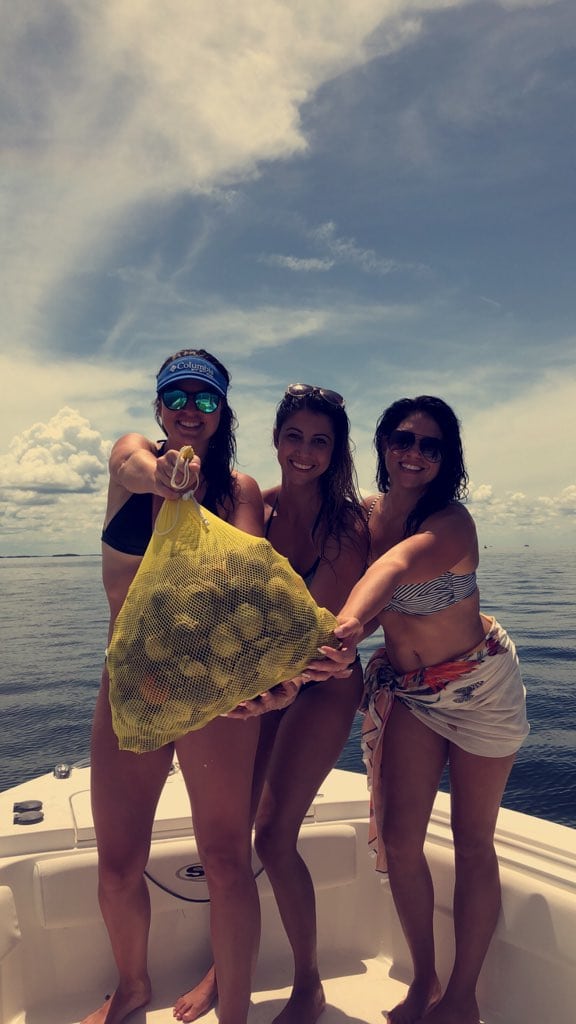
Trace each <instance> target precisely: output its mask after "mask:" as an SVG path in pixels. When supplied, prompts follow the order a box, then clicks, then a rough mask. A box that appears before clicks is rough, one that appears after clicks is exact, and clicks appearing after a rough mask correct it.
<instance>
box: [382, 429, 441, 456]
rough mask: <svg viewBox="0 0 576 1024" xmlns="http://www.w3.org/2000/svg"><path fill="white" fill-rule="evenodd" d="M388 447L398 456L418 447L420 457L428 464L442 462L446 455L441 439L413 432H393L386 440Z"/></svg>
mask: <svg viewBox="0 0 576 1024" xmlns="http://www.w3.org/2000/svg"><path fill="white" fill-rule="evenodd" d="M386 445H387V447H388V448H389V449H390V451H391V452H394V453H395V454H396V455H399V454H401V453H402V452H408V451H410V449H411V448H414V446H417V448H418V451H419V452H420V455H421V456H422V457H423V458H424V459H426V461H427V462H440V459H441V458H442V456H443V454H444V442H443V441H441V440H440V438H439V437H427V436H426V435H424V434H415V433H414V431H413V430H393V431H392V433H391V434H390V436H389V437H388V438H387V439H386Z"/></svg>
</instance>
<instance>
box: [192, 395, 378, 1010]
mask: <svg viewBox="0 0 576 1024" xmlns="http://www.w3.org/2000/svg"><path fill="white" fill-rule="evenodd" d="M349 431H350V425H349V421H348V417H347V415H346V412H345V409H344V400H343V398H342V396H341V395H339V394H337V393H336V392H334V391H329V390H326V389H324V388H318V387H313V386H311V385H308V384H292V385H290V387H289V388H288V389H287V391H286V393H285V395H284V397H283V398H282V401H281V402H280V404H279V406H278V408H277V412H276V420H275V425H274V431H273V439H274V445H275V448H276V451H277V455H278V462H279V464H280V468H281V482H280V484H278V485H277V486H275V487H272V488H270V489H269V490H267V491H265V492H264V504H265V521H266V525H265V536H266V537H268V539H269V540H270V542H271V544H272V545H273V546H274V547H275V548H276V550H277V551H279V552H280V553H281V554H282V555H285V556H286V558H288V560H289V561H290V563H291V565H292V567H293V568H294V569H296V571H297V572H298V573H300V575H301V576H302V577H303V579H304V580H305V581H306V583H307V585H308V587H309V590H310V593H311V594H312V596H313V597H314V599H315V601H316V602H317V604H319V605H321V606H323V607H326V608H329V609H330V610H331V611H333V612H336V611H337V610H338V608H340V606H341V605H342V603H343V601H344V600H345V598H346V596H347V594H348V592H349V590H350V589H351V587H352V586H353V585H354V583H356V581H357V580H358V579H359V578H360V576H361V575H362V572H363V571H364V569H365V567H366V564H367V558H368V543H369V538H368V531H367V528H366V521H365V514H364V512H363V510H362V507H361V505H360V502H359V499H358V497H357V493H356V487H355V474H354V468H353V463H352V456H351V451H350V439H349ZM327 653H330V652H327ZM350 660H351V657H350V656H348V658H347V661H350ZM333 664H334V675H335V676H339V678H336V679H333V678H330V679H325V680H323V681H318V680H314V681H312V682H310V681H308V682H302V680H301V679H299V680H294V681H291V682H289V683H285V684H281V685H280V686H278V687H275V688H274V689H273V690H271V691H269V692H268V693H267V694H264V695H263V696H262V697H260V698H258V699H257V700H255V701H247V702H245V704H244V705H242V706H241V707H240V708H239V709H238V710H237V711H236V712H233V714H234V715H235V716H238V717H243V718H246V719H247V720H249V719H250V717H251V716H261V719H260V720H261V734H260V741H259V745H258V755H257V758H256V770H255V774H254V787H253V805H252V806H253V813H254V815H255V846H256V850H257V853H258V855H259V857H260V860H261V861H262V864H263V866H264V868H265V870H266V873H267V875H268V877H269V879H270V882H271V884H272V888H273V890H274V894H275V897H276V901H277V903H278V908H279V911H280V915H281V918H282V921H283V924H284V927H285V929H286V933H287V935H288V939H289V941H290V944H291V946H292V951H293V957H294V981H293V989H292V994H291V997H290V999H289V1001H288V1003H287V1005H286V1006H285V1007H284V1009H283V1010H282V1012H281V1013H280V1014H279V1015H278V1016H277V1017H276V1018H275V1022H274V1024H314V1022H315V1021H316V1020H317V1018H318V1017H319V1016H320V1014H321V1013H322V1011H323V1009H324V1005H325V999H324V992H323V989H322V984H321V981H320V975H319V972H318V963H317V952H316V911H315V900H314V887H313V884H312V880H311V878H310V874H309V871H308V869H307V867H306V865H305V863H304V861H303V860H302V858H301V857H300V855H299V853H298V851H297V847H296V844H297V840H298V834H299V831H300V826H301V824H302V822H303V820H304V817H305V815H306V812H307V810H308V808H309V807H310V804H311V803H312V800H313V799H314V796H315V795H316V793H317V791H318V789H319V787H320V785H321V784H322V781H323V780H324V778H325V777H326V775H327V774H328V772H329V771H330V769H331V768H332V767H333V765H334V764H335V762H336V760H337V758H338V756H339V754H340V752H341V750H342V748H343V746H344V744H345V742H346V740H347V738H348V735H349V732H350V727H351V725H352V720H353V718H354V714H355V712H356V710H357V708H358V705H359V702H360V698H361V695H362V670H361V667H360V664H359V663H358V662H357V663H355V664H354V666H353V667H352V668H351V669H344V670H342V671H340V670H339V668H338V663H337V662H334V663H333ZM304 675H305V678H306V673H305V674H304ZM216 974H217V981H216V976H215V975H216ZM216 985H217V989H218V998H219V997H220V974H219V971H218V968H217V966H216V972H215V971H214V968H212V969H211V970H210V971H209V972H208V974H207V975H206V976H205V977H204V978H203V980H202V981H201V982H200V984H199V985H198V986H197V987H196V988H195V989H193V990H192V991H191V992H188V993H186V995H184V996H182V997H181V998H180V999H179V1000H178V1002H177V1004H176V1006H175V1010H174V1015H175V1017H176V1018H177V1019H178V1020H180V1021H186V1022H188V1021H192V1020H196V1018H197V1017H199V1016H201V1014H203V1013H205V1012H206V1010H207V1009H208V1008H209V1006H210V1005H211V1004H212V1003H213V1002H214V999H215V997H216Z"/></svg>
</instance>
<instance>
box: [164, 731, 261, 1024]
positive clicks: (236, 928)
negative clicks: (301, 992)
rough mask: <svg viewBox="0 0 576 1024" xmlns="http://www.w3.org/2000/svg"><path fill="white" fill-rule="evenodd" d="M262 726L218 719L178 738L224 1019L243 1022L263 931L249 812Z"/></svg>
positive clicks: (230, 1023)
mask: <svg viewBox="0 0 576 1024" xmlns="http://www.w3.org/2000/svg"><path fill="white" fill-rule="evenodd" d="M259 727H260V723H259V721H258V719H253V720H250V721H235V720H234V719H229V718H216V719H214V720H213V721H212V722H209V723H208V725H206V726H204V728H203V729H199V730H198V731H197V732H192V733H189V734H188V735H187V736H185V737H183V738H182V739H180V740H178V741H177V742H176V744H175V746H176V752H177V755H178V761H179V763H180V768H181V769H182V772H183V774H184V778H185V781H186V786H187V788H188V792H189V794H190V801H191V804H192V817H193V821H194V832H195V835H196V839H197V842H198V848H199V853H200V856H201V858H202V863H203V865H204V870H205V872H206V881H207V883H208V889H209V892H210V901H211V907H210V925H211V937H212V949H213V952H214V962H215V967H216V972H217V975H218V1015H219V1021H220V1024H245V1021H246V1018H247V1015H248V1008H249V1005H250V993H251V979H252V972H253V968H254V964H255V960H256V955H257V949H258V941H259V935H260V907H259V901H258V891H257V888H256V882H255V880H254V876H253V873H252V857H251V853H252V851H251V817H250V804H251V792H252V776H253V771H254V759H255V754H256V746H257V742H258V732H259Z"/></svg>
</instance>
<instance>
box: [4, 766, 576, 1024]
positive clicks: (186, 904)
mask: <svg viewBox="0 0 576 1024" xmlns="http://www.w3.org/2000/svg"><path fill="white" fill-rule="evenodd" d="M22 800H38V801H41V802H42V805H43V806H42V813H43V816H44V817H43V821H41V822H40V823H38V824H14V822H13V819H14V813H13V805H14V803H15V802H16V803H17V802H18V801H22ZM448 800H449V798H448V797H447V796H445V795H444V794H439V796H438V799H437V801H436V805H435V810H434V815H433V818H432V821H431V824H430V829H429V834H428V841H427V855H428V857H429V860H430V864H431V868H432V872H433V875H434V881H435V889H436V900H437V907H436V932H437V948H438V954H439V966H440V972H441V975H442V976H443V977H444V978H446V976H447V972H448V970H449V967H450V962H451V958H452V952H453V937H452V920H451V899H452V884H453V852H452V843H451V836H450V829H449V820H448V811H449V806H448ZM367 818H368V798H367V793H366V782H365V779H364V778H363V777H362V776H360V775H357V774H354V773H351V772H342V771H338V770H334V771H333V772H332V773H331V774H330V776H329V777H328V779H327V780H326V782H325V784H324V785H323V787H322V792H321V793H319V794H318V796H317V797H316V799H315V801H314V803H313V805H312V807H311V808H310V812H309V815H308V817H307V820H306V822H305V823H304V825H303V827H302V830H301V839H300V849H301V852H302V855H303V856H304V857H305V859H306V861H307V863H308V865H309V867H310V870H311V873H312V877H313V879H314V884H315V888H316V895H317V904H318V932H319V948H320V963H321V969H322V976H323V979H324V984H325V991H326V996H327V1000H328V1007H327V1010H326V1012H325V1014H324V1016H323V1017H322V1021H323V1024H342V1022H343V1021H348V1022H349V1024H374V1022H375V1021H379V1020H382V1019H383V1018H382V1011H383V1010H386V1009H389V1008H390V1007H391V1006H393V1005H395V1003H397V1002H398V1001H399V1000H400V999H401V998H402V996H403V994H404V992H405V991H406V985H407V983H408V981H409V980H410V962H409V957H408V953H407V950H406V946H405V943H404V939H403V937H402V934H401V932H400V929H399V926H398V923H397V919H396V915H395V912H394V908H393V905H392V900H391V896H390V892H389V888H388V885H387V883H386V882H382V881H381V879H380V878H379V877H378V876H377V875H376V874H375V872H374V870H373V861H372V860H371V858H370V857H369V856H368V853H367V848H366V838H367V828H368V821H367ZM497 849H498V855H499V859H500V864H501V874H502V883H503V909H502V914H501V918H500V922H499V925H498V928H497V932H496V935H495V936H494V940H493V942H492V946H491V948H490V951H489V954H488V957H487V960H486V964H485V968H484V971H483V974H482V979H481V985H480V990H479V995H480V1004H481V1011H482V1016H483V1019H484V1020H485V1021H486V1024H552V1022H553V1024H574V1021H575V1019H576V1016H575V1009H574V1006H575V1003H576V830H573V829H568V828H565V827H562V826H560V825H553V824H550V823H547V822H544V821H542V820H539V819H535V818H530V817H528V816H527V815H522V814H517V813H515V812H513V811H501V813H500V817H499V825H498V833H497ZM258 867H259V866H258V864H257V863H255V870H256V871H258ZM148 873H149V886H150V892H151V899H152V909H153V919H152V930H151V936H150V968H151V976H152V980H153V985H154V998H153V1001H152V1003H151V1004H150V1006H149V1007H148V1008H147V1009H146V1010H145V1011H141V1012H139V1013H136V1014H134V1016H133V1018H131V1020H132V1019H133V1020H134V1021H135V1024H144V1022H146V1024H156V1022H158V1024H160V1021H163V1022H167V1021H169V1020H171V1019H172V1005H173V1003H174V1000H175V998H176V997H177V996H178V995H179V994H180V993H181V992H182V991H184V990H185V989H187V988H189V987H190V986H191V985H192V984H193V983H194V982H195V981H196V980H198V979H199V977H200V976H201V974H202V972H203V970H204V968H205V967H206V966H207V965H208V963H209V961H210V945H209V937H208V917H209V904H208V902H207V891H206V885H205V882H204V879H203V875H202V867H201V865H200V864H199V861H198V857H197V853H196V848H195V843H194V838H193V836H192V834H191V822H190V816H189V809H188V802H187V796H186V793H185V789H184V785H183V781H182V778H181V775H180V773H179V772H178V771H176V772H174V774H172V775H171V776H170V778H169V779H168V781H167V783H166V786H165V789H164V792H163V794H162V798H161V801H160V805H159V808H158V814H157V818H156V824H155V832H154V839H153V844H152V852H151V857H150V862H149V865H148ZM258 886H259V891H260V896H261V903H262V918H263V927H262V943H261V951H260V960H259V965H258V970H257V974H256V978H255V982H254V994H253V1006H252V1009H251V1012H250V1024H265V1022H270V1021H271V1020H273V1018H274V1017H275V1016H276V1015H277V1014H278V1012H279V1010H280V1008H281V1006H282V1005H283V1004H284V1003H285V1002H286V1000H287V998H288V995H289V985H290V977H291V966H292V959H291V954H290V950H289V947H288V945H287V942H286V938H285V936H284V934H283V930H282V927H281V924H280V921H279V918H278V914H277V911H276V907H275V903H274V898H273V895H272V893H271V889H270V885H269V883H268V880H267V879H266V876H265V875H264V874H263V873H261V874H259V877H258ZM114 981H115V970H114V964H113V961H112V958H111V955H110V951H109V946H108V940H107V935H106V931H105V929H104V926H103V924H102V922H101V919H100V913H99V909H98V902H97V896H96V850H95V844H94V831H93V826H92V818H91V814H90V801H89V769H88V768H80V769H74V770H73V771H72V773H71V775H70V777H69V778H67V779H56V778H54V777H52V776H51V775H47V776H43V777H41V778H40V779H37V780H35V781H34V782H32V783H27V784H26V785H23V786H20V787H17V788H16V789H13V790H10V791H8V792H6V793H3V794H0V1024H75V1022H77V1021H79V1020H81V1018H82V1017H83V1016H84V1015H85V1014H86V1013H87V1012H88V1010H90V1009H93V1008H94V1007H95V1006H96V1005H98V1004H99V1003H100V1002H101V1000H102V999H103V997H104V995H105V994H106V993H109V992H110V991H111V990H112V989H113V986H114ZM202 1020H203V1021H205V1022H206V1024H214V1022H216V1021H217V1015H216V1013H215V1012H214V1011H211V1012H210V1013H208V1014H207V1015H206V1016H205V1017H203V1018H202Z"/></svg>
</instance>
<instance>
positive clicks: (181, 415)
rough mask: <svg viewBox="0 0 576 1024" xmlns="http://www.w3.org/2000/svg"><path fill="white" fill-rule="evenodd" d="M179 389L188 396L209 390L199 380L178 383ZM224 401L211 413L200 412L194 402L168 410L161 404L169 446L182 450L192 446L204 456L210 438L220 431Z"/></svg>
mask: <svg viewBox="0 0 576 1024" xmlns="http://www.w3.org/2000/svg"><path fill="white" fill-rule="evenodd" d="M175 387H176V385H175ZM177 388H178V390H179V391H184V392H186V394H187V395H197V394H199V393H200V392H206V390H207V388H206V384H204V383H203V382H201V381H198V380H181V381H178V384H177ZM223 401H224V399H220V401H219V404H218V408H217V409H215V411H214V412H210V413H206V412H200V410H199V409H197V408H196V406H195V404H194V402H193V401H188V402H187V403H186V405H185V407H184V408H183V409H168V408H167V406H166V405H165V404H164V402H161V407H160V415H161V418H162V423H163V426H164V430H165V431H166V434H167V437H168V444H169V446H170V447H171V448H181V447H182V446H183V445H185V444H191V445H192V447H193V448H194V450H195V451H196V452H197V453H198V454H199V455H200V456H202V455H204V454H205V452H206V449H207V448H208V442H209V440H210V438H211V437H213V436H214V434H215V433H216V431H217V430H218V426H219V423H220V415H221V410H222V402H223Z"/></svg>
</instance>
